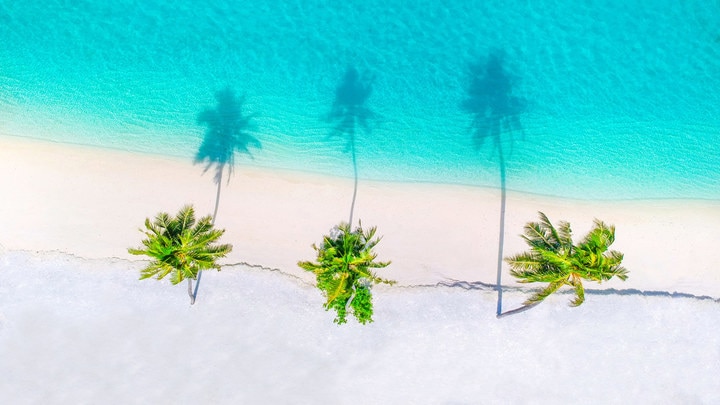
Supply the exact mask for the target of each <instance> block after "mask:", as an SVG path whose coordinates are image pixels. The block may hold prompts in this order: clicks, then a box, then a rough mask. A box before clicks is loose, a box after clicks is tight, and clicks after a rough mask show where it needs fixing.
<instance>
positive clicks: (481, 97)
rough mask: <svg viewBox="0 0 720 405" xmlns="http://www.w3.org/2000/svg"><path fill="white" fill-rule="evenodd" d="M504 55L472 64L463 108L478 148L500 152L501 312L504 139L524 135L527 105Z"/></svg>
mask: <svg viewBox="0 0 720 405" xmlns="http://www.w3.org/2000/svg"><path fill="white" fill-rule="evenodd" d="M504 58H505V55H504V53H503V52H502V51H500V50H493V51H491V52H490V54H489V55H488V57H487V58H486V59H485V60H481V61H479V62H477V63H473V64H470V69H469V74H470V78H469V79H470V80H469V85H468V88H467V98H466V99H465V100H464V101H463V103H462V105H461V108H462V110H463V111H464V112H466V113H468V114H472V122H471V127H470V131H471V134H472V141H473V145H474V146H475V149H476V150H478V151H479V150H480V149H482V148H483V147H484V145H485V143H486V142H488V141H489V142H491V143H492V144H493V152H497V155H498V158H499V166H500V167H499V168H500V192H501V196H500V230H499V237H498V259H497V278H496V289H497V291H498V301H497V315H498V316H499V315H500V314H501V313H502V287H501V282H502V263H503V248H504V243H505V202H506V194H507V186H506V183H507V175H506V166H505V152H504V151H503V143H504V141H505V140H506V139H509V141H510V145H511V147H512V144H513V143H514V134H515V133H520V135H521V137H522V139H524V135H525V134H524V131H523V127H522V124H521V122H520V115H521V114H522V113H523V112H524V111H525V109H526V102H525V100H524V99H522V98H520V97H518V96H515V95H514V94H513V91H514V87H515V84H516V82H517V78H516V77H514V76H512V75H511V74H510V73H509V72H507V70H506V69H505V66H504V65H505V61H504Z"/></svg>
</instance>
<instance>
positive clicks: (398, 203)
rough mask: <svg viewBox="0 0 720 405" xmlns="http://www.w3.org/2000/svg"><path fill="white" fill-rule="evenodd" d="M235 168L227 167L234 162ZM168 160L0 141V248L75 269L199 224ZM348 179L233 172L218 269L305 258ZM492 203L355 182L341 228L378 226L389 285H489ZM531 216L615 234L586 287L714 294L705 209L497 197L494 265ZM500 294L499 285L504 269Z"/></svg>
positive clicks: (294, 270)
mask: <svg viewBox="0 0 720 405" xmlns="http://www.w3.org/2000/svg"><path fill="white" fill-rule="evenodd" d="M239 160H241V159H239ZM202 169H203V167H202V166H199V165H193V164H192V162H190V161H184V160H180V159H173V158H166V157H159V156H149V155H138V154H132V153H127V152H122V151H108V150H105V149H95V148H90V147H83V146H75V145H73V146H68V145H61V144H53V143H47V142H40V141H33V140H28V139H24V138H15V137H7V136H0V173H2V176H0V189H1V190H3V199H2V204H0V245H1V246H2V247H4V248H5V249H7V250H29V251H61V252H65V253H70V254H74V255H77V256H81V257H85V258H107V257H117V258H129V259H133V260H140V259H139V258H137V257H134V256H131V255H129V254H128V253H127V248H128V247H130V246H139V243H140V240H141V239H142V234H141V233H140V232H139V231H138V229H139V228H140V227H141V226H142V224H143V221H144V219H145V218H146V217H152V216H154V215H155V214H156V213H157V212H159V211H166V212H171V213H175V212H176V211H177V210H178V209H179V208H180V207H181V206H182V205H184V204H188V203H192V204H194V205H195V207H196V209H197V211H198V212H199V213H207V214H210V213H211V212H212V209H213V207H214V202H215V191H216V188H215V184H214V183H213V178H212V173H210V172H208V173H205V174H203V172H202ZM351 196H352V181H351V180H350V179H337V178H329V177H322V176H318V175H310V174H299V173H294V172H283V171H271V170H259V169H255V168H249V167H245V166H237V167H236V170H235V175H234V177H232V178H231V179H230V183H229V185H226V184H223V191H222V195H221V202H220V210H219V213H218V218H217V225H218V226H219V227H222V228H225V229H226V230H227V233H226V234H225V236H224V239H223V241H224V242H227V243H232V244H233V245H234V251H233V253H232V254H231V256H230V257H229V258H228V260H227V262H228V263H235V262H247V263H251V264H259V265H263V266H267V267H273V268H279V269H281V270H283V271H284V272H287V273H291V274H295V275H299V276H301V277H303V278H305V279H307V280H310V279H311V277H309V275H308V274H305V272H304V271H303V270H301V269H299V268H298V267H297V266H296V262H297V261H298V260H307V259H312V258H314V255H313V253H314V252H313V250H312V249H311V247H310V245H311V244H312V243H314V242H318V241H319V240H320V238H321V236H322V235H323V234H324V233H326V232H327V231H328V229H329V228H330V227H332V226H333V225H334V224H336V223H337V222H339V221H341V220H347V217H348V214H349V207H350V199H351ZM499 207H500V195H499V191H497V190H488V189H482V188H474V187H463V186H449V185H435V184H400V183H377V182H367V181H365V182H363V181H361V182H360V187H359V190H358V199H357V206H356V215H355V218H360V219H361V220H362V221H363V223H364V224H365V225H367V226H370V225H376V226H378V233H379V234H380V235H383V236H384V238H383V240H382V242H381V243H380V244H379V245H378V252H379V259H381V260H392V262H393V263H392V265H391V266H390V267H388V268H387V269H385V270H381V271H382V273H381V275H382V276H385V277H388V278H393V279H396V280H398V281H399V282H400V283H401V284H432V283H437V282H441V281H449V280H462V281H470V282H472V281H482V282H485V283H494V282H495V278H496V269H497V246H498V230H499ZM537 211H543V212H545V213H546V214H547V215H548V216H549V217H550V219H551V220H552V221H553V222H557V221H558V220H567V221H570V222H571V224H572V225H573V229H574V231H575V232H574V234H575V237H576V238H577V239H579V238H581V237H582V236H583V235H584V234H585V232H586V231H587V230H588V229H589V228H590V226H591V225H592V220H593V218H599V219H602V220H604V221H605V222H607V223H610V224H614V225H616V227H617V233H616V243H615V244H614V245H613V249H616V250H619V251H621V252H623V253H625V262H624V264H625V266H626V267H627V268H628V270H629V271H630V278H629V279H628V281H626V282H624V283H623V282H621V281H619V280H617V281H615V280H613V281H611V282H609V283H605V284H603V285H602V286H596V285H592V284H588V285H587V287H588V288H597V287H605V288H636V289H641V290H652V291H654V290H657V291H669V292H674V291H678V292H684V293H690V294H698V295H710V296H713V297H719V296H720V269H718V267H717V260H716V259H715V256H716V255H715V252H714V245H715V243H714V242H715V241H716V240H717V237H716V235H717V230H718V229H720V202H718V201H710V202H708V201H633V202H588V201H575V200H563V199H554V198H548V197H542V196H535V195H525V194H520V193H513V192H509V193H508V198H507V210H506V223H505V230H506V232H505V235H506V236H505V249H504V252H505V256H507V255H510V254H514V253H518V252H520V251H523V250H525V247H526V246H525V244H524V242H523V241H522V239H521V238H520V237H519V236H518V235H519V234H521V233H522V227H523V225H524V224H525V223H526V222H527V221H531V220H536V219H537V215H536V212H537ZM503 284H508V285H510V284H513V280H512V278H511V276H510V275H509V274H508V271H507V266H506V265H504V272H503Z"/></svg>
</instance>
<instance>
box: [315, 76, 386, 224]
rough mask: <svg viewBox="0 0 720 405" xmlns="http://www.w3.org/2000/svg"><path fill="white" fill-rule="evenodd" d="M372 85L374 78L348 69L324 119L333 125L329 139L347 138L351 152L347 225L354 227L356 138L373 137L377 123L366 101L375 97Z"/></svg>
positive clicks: (356, 174)
mask: <svg viewBox="0 0 720 405" xmlns="http://www.w3.org/2000/svg"><path fill="white" fill-rule="evenodd" d="M373 81H374V77H372V76H367V75H362V74H360V72H358V70H357V69H356V68H355V67H353V66H350V67H348V68H347V70H346V71H345V74H344V75H343V78H342V79H341V81H340V84H338V86H337V87H336V88H335V99H334V101H333V104H332V108H331V109H330V113H329V114H328V115H327V116H326V117H325V121H326V122H328V123H330V124H332V125H333V127H332V129H331V131H330V136H331V137H340V138H345V140H346V144H345V152H350V153H351V157H352V165H353V177H354V180H355V183H354V187H353V197H352V202H351V204H350V220H349V222H348V223H349V224H350V226H352V223H353V212H354V210H355V200H356V197H357V185H358V169H357V156H356V148H355V145H356V141H357V139H356V134H357V131H358V129H361V130H362V131H363V132H365V133H366V134H370V133H371V132H372V125H371V121H373V120H375V119H377V114H375V113H374V112H373V111H371V110H370V109H369V108H368V107H367V106H366V103H367V100H368V98H370V95H371V94H372V82H373Z"/></svg>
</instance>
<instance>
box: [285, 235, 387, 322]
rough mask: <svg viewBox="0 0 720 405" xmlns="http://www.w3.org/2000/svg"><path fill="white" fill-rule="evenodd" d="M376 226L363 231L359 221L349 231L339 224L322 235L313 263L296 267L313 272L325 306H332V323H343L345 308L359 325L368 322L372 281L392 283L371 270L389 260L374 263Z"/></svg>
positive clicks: (383, 265) (385, 264) (370, 312)
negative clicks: (327, 233)
mask: <svg viewBox="0 0 720 405" xmlns="http://www.w3.org/2000/svg"><path fill="white" fill-rule="evenodd" d="M375 231H376V228H370V229H368V230H363V228H362V224H361V225H360V226H359V227H357V228H355V230H354V231H351V229H350V225H349V224H347V223H341V224H340V225H339V226H337V227H335V228H333V230H332V231H331V232H330V235H326V236H324V237H323V243H322V245H320V246H316V245H313V249H315V250H316V251H317V262H309V261H305V262H299V263H298V266H300V267H301V268H303V269H305V270H307V271H311V272H313V273H315V276H316V279H317V285H318V288H320V290H322V291H323V294H324V295H325V297H326V298H327V301H326V302H325V305H324V307H325V309H326V310H329V309H334V310H335V311H336V312H337V317H336V318H335V320H334V322H335V323H337V324H343V323H345V322H347V311H348V307H349V308H352V314H353V315H354V316H355V318H356V319H357V320H358V321H359V322H360V323H362V324H365V323H367V322H372V321H373V320H372V314H373V307H372V295H371V293H370V287H371V286H372V284H379V283H384V284H394V283H395V282H394V281H391V280H385V279H382V278H380V277H378V276H376V275H375V274H374V273H373V272H372V270H371V269H374V268H383V267H386V266H387V265H389V264H390V262H376V261H375V259H376V258H377V254H375V253H374V252H373V248H374V247H375V246H376V245H377V244H378V242H379V241H380V238H377V239H374V238H375Z"/></svg>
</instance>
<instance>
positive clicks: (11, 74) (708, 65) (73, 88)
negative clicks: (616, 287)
mask: <svg viewBox="0 0 720 405" xmlns="http://www.w3.org/2000/svg"><path fill="white" fill-rule="evenodd" d="M405 3H407V2H401V1H394V0H393V1H375V0H372V1H365V2H345V3H344V4H335V3H334V2H329V1H320V0H314V1H298V2H283V4H275V2H254V3H253V4H251V5H248V4H244V3H240V2H238V3H236V4H232V3H227V2H221V1H216V0H211V1H208V2H205V3H203V4H202V5H198V4H195V3H193V2H185V1H183V2H177V3H175V4H174V5H172V6H167V5H164V4H161V3H160V2H147V1H118V2H113V3H104V2H99V3H98V2H91V1H80V2H65V1H41V2H30V1H22V0H21V1H13V2H10V1H0V21H1V22H2V23H1V24H0V40H2V43H3V44H4V45H3V47H2V49H0V134H5V135H15V136H30V137H37V138H41V139H45V140H51V141H57V142H66V143H79V144H85V145H95V146H99V147H102V148H121V149H125V150H129V151H133V152H140V153H160V154H164V155H171V156H177V157H181V158H187V159H188V160H192V159H193V156H194V155H195V153H196V152H197V150H198V147H199V145H200V143H201V140H202V137H203V133H204V131H205V128H204V127H203V125H201V123H199V122H198V117H199V115H200V114H201V113H202V112H203V111H205V110H206V109H208V108H212V107H213V106H214V105H215V103H216V100H215V97H214V95H215V94H216V93H217V92H219V91H222V90H223V89H230V90H231V91H233V92H234V93H235V94H236V95H238V97H242V104H241V110H242V113H243V114H246V115H248V116H250V117H251V118H250V126H248V128H247V129H248V130H252V133H253V136H254V137H255V138H257V139H258V140H259V141H260V143H261V145H262V147H261V148H259V149H255V150H252V151H251V152H252V155H241V156H238V158H237V162H238V163H240V164H248V165H254V166H259V167H268V168H284V169H290V170H297V171H310V172H316V173H320V174H325V175H334V176H347V177H349V176H352V173H353V172H352V165H351V164H350V157H349V154H348V153H347V151H346V148H345V142H346V141H345V140H343V139H340V138H338V137H333V136H331V133H332V131H333V125H334V124H333V123H332V122H331V120H328V117H329V115H330V113H331V111H332V109H333V104H334V102H335V101H336V99H337V97H336V96H337V94H338V92H339V91H340V89H341V88H342V86H343V79H344V77H346V75H347V72H348V71H356V72H357V81H358V83H360V85H361V86H365V88H368V89H369V96H368V97H367V99H366V100H364V101H363V103H362V104H363V105H362V107H363V108H364V109H365V110H366V111H368V112H369V114H368V117H369V119H368V126H367V127H363V126H360V125H357V124H354V125H357V128H355V132H354V133H355V136H356V141H357V142H356V145H357V154H358V166H359V175H360V177H361V178H363V179H376V180H384V181H401V182H439V183H460V184H468V185H476V186H486V187H499V185H500V178H499V176H500V175H499V166H500V164H501V163H500V160H499V156H498V155H499V151H500V150H502V153H503V158H504V161H503V163H504V165H505V166H506V169H507V187H508V188H509V189H513V190H518V191H524V192H529V193H539V194H546V195H554V196H560V197H565V198H581V199H609V200H617V199H643V198H669V199H675V198H681V199H712V200H717V199H720V146H718V145H720V143H718V142H717V139H718V134H719V132H720V131H719V129H720V118H718V117H720V94H719V93H718V92H717V91H714V90H715V89H718V88H720V73H718V72H720V5H718V4H716V3H713V2H706V1H686V2H682V4H677V3H676V2H671V1H661V2H654V3H653V6H652V7H651V8H648V7H645V5H644V4H643V2H634V1H630V2H628V1H620V0H606V1H602V2H594V3H593V4H590V5H581V4H576V3H577V2H570V1H560V0H554V1H546V2H541V3H532V4H527V3H526V2H496V3H493V2H479V1H478V2H467V1H452V2H447V3H445V4H439V3H437V2H431V1H427V2H415V3H414V4H405ZM473 89H475V90H473ZM473 91H475V93H473ZM478 91H479V93H480V94H477V93H478ZM474 135H480V136H481V137H484V138H486V139H485V140H484V142H482V143H476V142H474V141H473V136H474Z"/></svg>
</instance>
